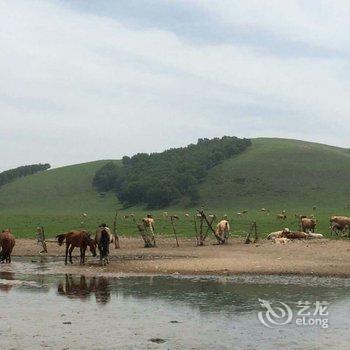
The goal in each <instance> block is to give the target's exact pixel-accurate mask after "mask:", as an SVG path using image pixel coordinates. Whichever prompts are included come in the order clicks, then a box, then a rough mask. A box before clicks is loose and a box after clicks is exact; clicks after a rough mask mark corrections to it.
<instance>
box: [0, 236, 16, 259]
mask: <svg viewBox="0 0 350 350" xmlns="http://www.w3.org/2000/svg"><path fill="white" fill-rule="evenodd" d="M15 244H16V240H15V237H13V235H12V233H11V231H10V230H9V229H7V230H4V231H2V232H1V233H0V247H1V251H0V262H4V261H5V262H7V263H11V254H12V250H13V247H14V246H15Z"/></svg>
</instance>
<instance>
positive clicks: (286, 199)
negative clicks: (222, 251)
mask: <svg viewBox="0 0 350 350" xmlns="http://www.w3.org/2000/svg"><path fill="white" fill-rule="evenodd" d="M252 141H253V144H252V146H251V147H249V148H248V149H247V150H246V151H244V152H243V153H242V154H240V155H239V156H236V157H233V158H231V159H229V160H226V161H224V162H223V163H222V164H220V165H219V166H216V167H215V168H214V169H212V170H211V171H210V172H209V175H208V176H207V177H206V179H205V180H204V181H203V182H202V183H201V184H200V190H199V193H200V204H204V205H205V207H206V209H207V211H208V212H209V211H211V212H214V213H215V214H217V215H218V216H221V215H223V214H228V216H229V218H230V220H231V223H232V227H233V231H234V233H237V234H244V232H246V231H248V230H249V224H250V223H251V221H252V220H256V221H257V222H258V226H259V230H260V232H264V233H266V232H271V231H274V230H277V229H281V228H283V227H290V228H291V229H296V228H297V221H296V219H295V218H294V214H295V213H296V214H301V213H302V214H306V215H308V214H311V213H313V214H314V215H316V217H317V219H318V220H319V221H318V231H319V232H322V233H326V232H328V226H329V216H330V215H332V214H343V215H350V181H349V179H350V152H349V150H346V149H342V148H337V147H331V146H326V145H320V144H315V143H309V142H302V141H296V140H285V139H267V138H264V139H253V140H252ZM106 162H107V161H98V162H91V163H85V164H78V165H74V166H67V167H62V168H58V169H53V170H49V171H46V172H44V173H39V174H35V175H30V176H27V177H24V178H21V179H18V180H15V181H13V182H11V183H10V184H7V185H5V186H3V187H1V188H0V229H1V228H5V227H10V228H12V229H13V231H14V232H15V234H16V235H17V236H27V237H34V232H35V227H36V226H37V225H44V227H45V229H46V232H47V233H48V235H51V236H52V235H54V234H57V233H59V232H63V231H66V230H69V229H71V228H76V227H79V226H80V220H81V219H80V214H81V213H82V212H87V213H88V219H87V222H86V227H87V228H88V229H89V230H93V229H94V228H95V227H96V226H97V224H99V223H101V222H107V223H109V224H111V222H112V218H113V215H114V210H115V209H116V208H121V205H120V204H119V203H118V200H117V198H116V197H115V196H114V195H113V194H112V193H109V194H107V195H100V194H99V193H97V192H96V190H95V189H94V188H93V187H92V185H91V181H92V178H93V176H94V174H95V172H96V170H97V169H99V168H100V167H101V166H102V165H104V164H106ZM116 163H117V164H118V163H119V162H118V161H116ZM185 202H186V201H184V202H183V203H185ZM313 206H317V210H316V211H313V210H312V207H313ZM261 207H265V208H268V209H270V210H271V211H270V213H262V212H260V211H259V209H260V208H261ZM244 209H247V210H248V213H247V214H246V215H244V216H237V214H236V213H237V212H238V211H242V210H244ZM283 209H286V210H287V213H288V220H286V221H280V220H277V219H276V214H277V213H278V212H280V211H281V210H283ZM165 210H166V211H169V213H174V214H178V215H179V216H180V220H179V221H178V223H177V225H178V233H179V234H180V235H187V236H191V235H192V236H193V235H194V229H193V216H192V214H194V213H195V208H185V207H184V206H183V205H181V203H179V204H178V205H176V206H173V207H171V208H167V209H164V210H162V211H158V212H153V213H154V214H155V216H156V219H157V232H158V233H166V234H171V232H172V228H171V226H170V223H169V220H167V219H164V218H163V217H162V212H163V211H165ZM126 212H127V213H131V212H132V213H135V215H136V216H137V217H138V218H141V217H143V216H144V215H145V214H146V212H147V209H141V208H130V209H128V210H127V211H126ZM185 212H188V213H190V214H191V215H190V218H185V217H184V213H185ZM118 227H119V230H120V232H121V233H127V234H132V233H135V234H137V232H136V229H135V225H134V224H133V223H132V221H131V220H130V219H129V220H123V219H120V220H119V221H118Z"/></svg>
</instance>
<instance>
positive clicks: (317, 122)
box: [0, 0, 350, 171]
mask: <svg viewBox="0 0 350 350" xmlns="http://www.w3.org/2000/svg"><path fill="white" fill-rule="evenodd" d="M349 18H350V2H349V1H345V0H344V1H343V0H328V1H325V0H304V1H294V0H284V1H280V0H264V1H261V0H244V1H241V0H201V1H200V0H120V1H118V0H89V1H85V0H42V1H38V0H22V1H21V0H11V1H7V0H0V48H1V49H0V77H1V79H0V149H1V162H0V171H1V170H5V169H9V168H13V167H16V166H19V165H24V164H32V163H39V162H45V163H46V162H49V163H50V164H51V165H52V166H54V167H57V166H62V165H68V164H74V163H82V162H86V161H92V160H97V159H118V158H121V157H122V156H123V155H133V154H135V153H138V152H147V153H149V152H157V151H162V150H164V149H167V148H170V147H179V146H185V145H187V144H189V143H193V142H196V140H197V139H198V138H203V137H208V138H211V137H221V136H223V135H230V136H238V137H248V138H252V137H283V138H296V139H303V140H309V141H315V142H321V143H326V144H331V145H337V146H342V147H350V123H349V122H350V60H349V58H350V36H349V33H350V21H349Z"/></svg>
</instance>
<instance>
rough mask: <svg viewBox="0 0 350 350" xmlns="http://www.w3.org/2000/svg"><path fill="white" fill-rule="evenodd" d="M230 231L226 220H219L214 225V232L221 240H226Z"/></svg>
mask: <svg viewBox="0 0 350 350" xmlns="http://www.w3.org/2000/svg"><path fill="white" fill-rule="evenodd" d="M229 233H230V224H229V222H228V221H227V220H221V221H220V222H219V223H218V224H217V225H216V230H215V234H216V235H217V236H219V237H220V238H221V239H222V240H223V241H225V242H226V241H227V240H228V236H229Z"/></svg>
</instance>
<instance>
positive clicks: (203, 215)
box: [197, 210, 225, 244]
mask: <svg viewBox="0 0 350 350" xmlns="http://www.w3.org/2000/svg"><path fill="white" fill-rule="evenodd" d="M197 211H198V213H199V214H201V216H202V218H203V219H204V220H205V222H206V223H207V225H208V227H209V228H210V230H211V231H212V232H213V234H214V236H215V238H216V239H217V241H218V243H219V244H224V243H225V239H223V238H222V237H220V236H219V235H218V234H217V233H216V232H215V230H214V229H213V227H212V225H211V223H210V222H209V220H208V219H207V217H206V216H205V214H204V211H203V210H197Z"/></svg>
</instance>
